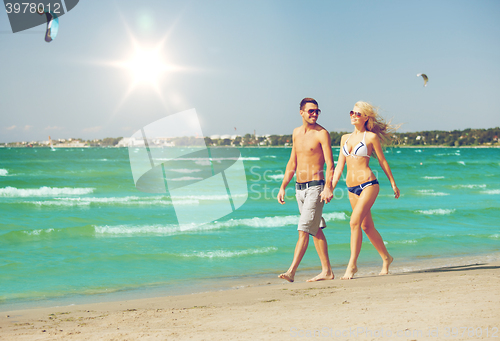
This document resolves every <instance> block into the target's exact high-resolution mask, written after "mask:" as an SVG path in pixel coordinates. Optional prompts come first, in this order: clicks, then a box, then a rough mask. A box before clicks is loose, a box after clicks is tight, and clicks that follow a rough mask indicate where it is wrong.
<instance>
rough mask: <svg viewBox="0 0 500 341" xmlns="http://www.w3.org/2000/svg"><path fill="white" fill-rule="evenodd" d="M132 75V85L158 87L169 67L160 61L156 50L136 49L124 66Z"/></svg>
mask: <svg viewBox="0 0 500 341" xmlns="http://www.w3.org/2000/svg"><path fill="white" fill-rule="evenodd" d="M124 66H125V67H126V68H127V69H128V70H129V71H130V74H131V75H132V81H133V83H134V84H141V83H144V84H149V85H152V86H154V87H157V86H158V83H159V82H160V81H161V79H162V77H163V76H164V74H165V73H166V72H168V71H169V70H170V69H171V67H169V65H168V64H167V63H166V62H165V61H164V60H163V59H162V56H161V55H160V52H159V50H158V49H153V50H146V49H142V48H136V51H135V53H134V55H133V57H132V58H131V59H130V60H129V61H127V62H125V65H124Z"/></svg>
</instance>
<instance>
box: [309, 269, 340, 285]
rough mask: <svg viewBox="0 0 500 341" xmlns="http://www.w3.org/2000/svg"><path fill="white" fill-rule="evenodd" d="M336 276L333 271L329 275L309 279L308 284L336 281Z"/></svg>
mask: <svg viewBox="0 0 500 341" xmlns="http://www.w3.org/2000/svg"><path fill="white" fill-rule="evenodd" d="M334 278H335V275H334V274H333V272H332V271H329V272H327V273H323V272H322V273H320V274H319V275H318V276H316V277H313V278H311V279H308V280H307V281H306V282H317V281H327V280H330V279H334Z"/></svg>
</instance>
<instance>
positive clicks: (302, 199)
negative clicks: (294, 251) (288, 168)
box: [295, 185, 326, 236]
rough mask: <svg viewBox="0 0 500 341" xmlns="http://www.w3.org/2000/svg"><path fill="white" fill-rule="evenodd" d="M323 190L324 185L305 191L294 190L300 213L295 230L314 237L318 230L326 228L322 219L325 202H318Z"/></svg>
mask: <svg viewBox="0 0 500 341" xmlns="http://www.w3.org/2000/svg"><path fill="white" fill-rule="evenodd" d="M323 188H324V185H317V186H312V187H309V188H306V189H300V190H299V189H296V193H295V196H296V197H297V203H298V204H299V211H300V219H299V226H298V227H297V230H299V231H304V232H307V233H309V234H310V235H312V236H315V235H316V233H318V230H319V229H320V228H322V229H324V228H325V227H326V222H325V219H323V217H322V215H323V206H324V205H325V202H324V201H320V199H321V192H322V191H323Z"/></svg>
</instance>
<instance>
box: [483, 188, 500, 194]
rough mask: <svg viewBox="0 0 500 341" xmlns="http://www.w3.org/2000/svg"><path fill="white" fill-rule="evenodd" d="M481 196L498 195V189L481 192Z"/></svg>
mask: <svg viewBox="0 0 500 341" xmlns="http://www.w3.org/2000/svg"><path fill="white" fill-rule="evenodd" d="M481 193H482V194H500V189H488V190H486V191H481Z"/></svg>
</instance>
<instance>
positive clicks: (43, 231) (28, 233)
mask: <svg viewBox="0 0 500 341" xmlns="http://www.w3.org/2000/svg"><path fill="white" fill-rule="evenodd" d="M52 231H54V229H47V230H41V229H40V230H33V231H23V233H24V234H27V235H28V236H39V235H40V234H42V233H50V232H52Z"/></svg>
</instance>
